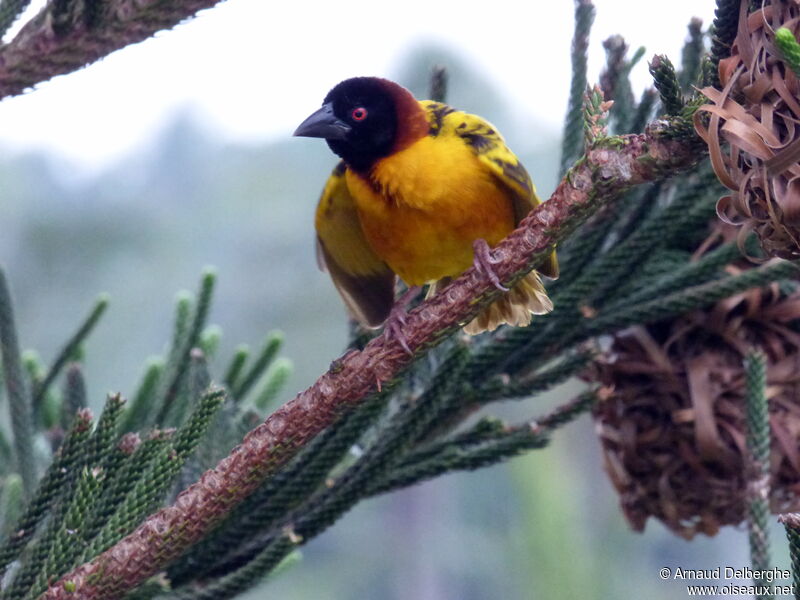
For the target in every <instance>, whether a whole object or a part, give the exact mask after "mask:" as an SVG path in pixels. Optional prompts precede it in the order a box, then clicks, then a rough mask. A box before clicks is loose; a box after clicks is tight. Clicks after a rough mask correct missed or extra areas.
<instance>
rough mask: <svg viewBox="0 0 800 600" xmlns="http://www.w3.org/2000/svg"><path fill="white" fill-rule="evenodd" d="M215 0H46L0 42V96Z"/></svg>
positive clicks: (111, 49) (167, 25)
mask: <svg viewBox="0 0 800 600" xmlns="http://www.w3.org/2000/svg"><path fill="white" fill-rule="evenodd" d="M218 1H219V0H109V1H108V2H102V3H99V2H77V1H70V2H63V1H56V0H50V2H49V3H48V4H47V6H45V8H44V9H42V11H41V12H40V13H39V14H38V15H36V17H34V18H33V19H31V20H30V21H29V22H28V23H26V25H25V26H24V27H23V28H22V30H21V31H20V32H19V33H18V34H17V35H16V37H15V38H14V39H13V40H11V42H9V43H8V44H6V45H4V46H0V98H5V97H7V96H14V95H17V94H21V93H22V92H24V91H25V90H27V89H29V88H31V87H33V86H35V85H36V84H38V83H41V82H43V81H47V80H48V79H51V78H52V77H55V76H56V75H63V74H64V73H71V72H72V71H76V70H78V69H80V68H81V67H84V66H86V65H88V64H91V63H93V62H95V61H96V60H99V59H101V58H103V57H104V56H106V55H108V54H111V53H112V52H114V51H115V50H119V49H120V48H124V47H125V46H128V45H130V44H135V43H137V42H141V41H142V40H145V39H147V38H149V37H151V36H152V35H154V34H155V33H157V32H159V31H161V30H162V29H170V28H172V27H174V26H175V25H177V24H178V23H180V22H181V21H184V20H185V19H188V18H189V17H192V16H194V15H195V13H197V12H198V11H199V10H202V9H204V8H210V7H212V6H214V5H215V4H217V2H218Z"/></svg>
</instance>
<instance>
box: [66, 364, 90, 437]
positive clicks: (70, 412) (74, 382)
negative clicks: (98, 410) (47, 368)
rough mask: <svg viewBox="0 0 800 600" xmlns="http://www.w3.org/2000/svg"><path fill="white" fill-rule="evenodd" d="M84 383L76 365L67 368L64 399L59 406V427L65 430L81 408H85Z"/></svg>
mask: <svg viewBox="0 0 800 600" xmlns="http://www.w3.org/2000/svg"><path fill="white" fill-rule="evenodd" d="M87 403H88V402H87V398H86V381H85V380H84V378H83V371H82V370H81V366H80V365H79V364H78V363H74V364H72V365H70V366H69V367H67V376H66V382H65V384H64V397H63V399H62V404H61V427H62V428H63V429H66V428H67V427H69V426H70V423H72V419H74V418H75V415H77V414H78V411H79V410H81V409H82V408H86V405H87Z"/></svg>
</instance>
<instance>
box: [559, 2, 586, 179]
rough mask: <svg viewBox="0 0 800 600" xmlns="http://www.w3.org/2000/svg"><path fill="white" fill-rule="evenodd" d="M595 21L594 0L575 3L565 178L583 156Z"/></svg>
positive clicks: (563, 145) (563, 165)
mask: <svg viewBox="0 0 800 600" xmlns="http://www.w3.org/2000/svg"><path fill="white" fill-rule="evenodd" d="M593 21H594V5H593V4H592V2H591V0H575V33H574V34H573V38H572V83H571V84H570V88H569V104H568V105H567V118H566V120H565V121H564V138H563V141H562V143H561V168H560V169H559V175H561V176H563V175H564V173H566V171H567V169H568V168H569V167H570V165H571V164H572V163H573V162H575V160H577V158H578V157H579V156H580V155H581V154H582V153H583V95H584V93H585V92H586V85H587V81H586V63H587V51H588V49H589V32H590V31H591V29H592V22H593Z"/></svg>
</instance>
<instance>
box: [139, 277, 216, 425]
mask: <svg viewBox="0 0 800 600" xmlns="http://www.w3.org/2000/svg"><path fill="white" fill-rule="evenodd" d="M216 279H217V276H216V273H215V272H214V270H213V269H207V270H206V271H205V273H203V278H202V280H201V282H200V291H199V293H198V294H197V302H196V304H195V307H194V312H193V313H192V315H191V319H190V318H189V307H190V301H189V300H187V299H186V298H179V300H178V307H177V315H176V319H175V333H174V337H173V342H172V348H171V350H170V355H169V359H168V360H167V363H166V365H165V367H164V373H163V374H162V376H161V377H160V378H159V390H158V393H157V394H156V399H155V400H154V406H159V407H160V410H159V411H158V413H157V416H156V418H155V421H154V423H155V424H156V425H162V424H164V423H165V420H166V419H167V417H168V416H169V414H170V411H171V410H172V408H173V407H172V403H173V402H174V401H175V398H176V397H177V396H178V394H179V392H180V389H181V386H182V385H183V384H184V383H185V381H186V377H187V375H188V372H189V363H190V361H191V351H192V348H194V347H195V346H196V345H197V344H198V341H199V339H200V334H201V332H202V331H203V328H204V327H205V323H206V318H207V317H208V311H209V309H210V307H211V296H212V294H213V292H214V284H215V283H216Z"/></svg>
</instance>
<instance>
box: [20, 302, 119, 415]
mask: <svg viewBox="0 0 800 600" xmlns="http://www.w3.org/2000/svg"><path fill="white" fill-rule="evenodd" d="M108 302H109V297H108V294H101V295H100V296H99V297H98V299H97V301H96V302H95V305H94V307H92V310H91V311H90V312H89V314H88V316H87V317H86V319H84V321H83V323H81V325H80V326H79V327H78V330H77V331H76V332H75V333H74V334H73V335H72V337H71V338H70V339H69V340H67V343H66V344H64V346H63V348H62V349H61V350H60V351H59V353H58V355H57V356H56V358H55V360H54V361H53V364H52V365H51V366H50V369H49V370H48V371H47V375H45V377H44V379H43V380H42V382H41V384H40V385H38V386H37V387H36V388H35V389H34V391H33V392H34V393H33V402H34V405H38V404H40V403H41V402H42V398H43V397H44V395H45V394H46V393H47V390H48V389H49V388H50V385H51V384H52V383H53V381H55V379H56V377H58V375H59V374H60V373H61V370H62V369H63V368H64V366H65V365H66V364H67V363H68V362H70V361H72V360H75V357H76V353H77V352H78V351H79V348H80V347H81V344H83V343H84V341H86V338H87V337H88V336H89V334H90V333H92V331H93V330H94V328H95V326H96V325H97V323H98V322H99V321H100V318H101V317H102V316H103V313H105V312H106V309H107V308H108Z"/></svg>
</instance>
